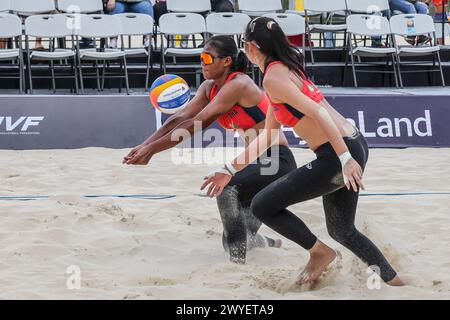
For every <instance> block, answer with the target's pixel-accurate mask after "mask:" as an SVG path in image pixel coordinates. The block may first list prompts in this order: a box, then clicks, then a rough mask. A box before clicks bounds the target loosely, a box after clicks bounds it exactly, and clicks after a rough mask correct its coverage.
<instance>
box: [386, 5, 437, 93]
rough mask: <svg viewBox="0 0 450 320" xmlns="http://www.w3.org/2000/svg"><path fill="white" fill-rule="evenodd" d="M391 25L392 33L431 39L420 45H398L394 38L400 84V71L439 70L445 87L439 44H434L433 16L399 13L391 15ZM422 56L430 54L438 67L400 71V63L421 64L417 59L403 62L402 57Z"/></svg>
mask: <svg viewBox="0 0 450 320" xmlns="http://www.w3.org/2000/svg"><path fill="white" fill-rule="evenodd" d="M390 25H391V31H392V34H393V35H399V36H403V37H407V36H413V37H415V36H420V35H423V36H426V37H429V39H431V41H429V42H428V45H427V44H425V45H421V46H409V45H408V46H398V44H397V41H395V37H393V39H394V44H395V47H396V50H397V61H398V63H397V67H398V72H399V76H400V77H399V78H400V86H401V87H403V80H402V72H403V73H406V72H408V73H411V72H412V73H416V72H440V74H441V80H442V86H444V87H445V80H444V73H443V70H442V63H441V55H440V50H441V48H440V46H439V45H437V44H436V39H437V38H436V30H435V27H434V21H433V18H432V17H430V16H429V15H426V14H401V15H396V16H393V17H392V18H391V20H390ZM424 56H431V57H433V66H435V65H436V59H437V62H438V68H437V69H431V70H428V69H427V70H411V71H402V70H401V66H402V65H414V64H422V65H423V63H420V62H417V61H410V60H409V61H407V62H404V61H402V60H401V58H403V57H408V58H413V57H424Z"/></svg>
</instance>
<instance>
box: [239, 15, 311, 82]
mask: <svg viewBox="0 0 450 320" xmlns="http://www.w3.org/2000/svg"><path fill="white" fill-rule="evenodd" d="M245 41H247V42H249V41H255V43H256V44H257V45H258V48H259V50H260V51H261V52H262V53H263V54H264V55H266V56H267V59H266V61H265V66H264V70H266V69H267V66H268V65H269V64H270V63H271V62H273V61H281V62H282V63H283V64H284V65H285V66H287V67H288V68H289V70H291V71H293V72H295V73H296V74H297V75H298V76H300V77H301V78H307V75H306V72H305V69H304V68H303V63H304V60H305V58H304V56H303V54H302V53H301V52H300V51H299V50H298V49H297V48H296V47H294V46H293V45H292V44H290V43H289V40H288V38H287V36H286V34H285V33H284V32H283V30H282V29H281V27H280V25H279V24H278V23H277V22H276V21H275V20H274V19H272V18H267V17H258V18H255V19H253V20H252V21H250V22H249V24H248V25H247V29H246V31H245Z"/></svg>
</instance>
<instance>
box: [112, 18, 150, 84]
mask: <svg viewBox="0 0 450 320" xmlns="http://www.w3.org/2000/svg"><path fill="white" fill-rule="evenodd" d="M116 17H117V18H119V19H120V23H121V26H122V31H121V40H122V41H121V42H122V50H124V51H125V55H126V56H127V57H146V58H147V66H146V72H145V86H144V88H145V90H148V86H149V78H150V69H153V67H152V52H153V50H152V43H151V41H149V42H148V43H149V44H148V46H147V47H144V46H141V47H139V48H132V47H131V36H144V37H149V39H150V38H151V36H152V35H153V24H154V21H153V18H152V17H151V16H149V15H147V14H143V13H121V14H118V15H116ZM124 37H128V48H126V47H125V41H124Z"/></svg>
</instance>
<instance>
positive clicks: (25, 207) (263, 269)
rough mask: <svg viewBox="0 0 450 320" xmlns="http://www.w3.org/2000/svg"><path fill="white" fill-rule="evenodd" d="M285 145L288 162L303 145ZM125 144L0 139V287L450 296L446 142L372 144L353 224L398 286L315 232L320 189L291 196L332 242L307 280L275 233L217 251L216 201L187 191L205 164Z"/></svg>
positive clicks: (248, 295)
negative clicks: (269, 242)
mask: <svg viewBox="0 0 450 320" xmlns="http://www.w3.org/2000/svg"><path fill="white" fill-rule="evenodd" d="M293 150H294V154H295V157H296V160H297V164H298V165H303V164H305V163H307V162H308V161H310V160H312V159H313V156H314V155H313V153H312V152H310V151H307V150H302V149H293ZM128 151H129V150H128V149H127V150H113V149H103V148H88V149H78V150H46V151H43V150H42V151H5V150H2V151H0V179H1V181H2V183H1V185H0V196H1V197H2V198H0V213H1V221H2V223H1V224H0V270H1V271H0V286H1V287H2V292H1V293H0V298H3V299H347V298H349V299H450V249H449V247H448V243H449V242H450V167H449V165H448V159H450V150H449V149H414V148H412V149H371V150H370V157H369V162H368V166H367V169H366V173H365V185H366V188H367V190H366V191H365V192H364V194H363V195H362V196H361V197H360V204H359V210H358V213H357V222H356V225H357V227H358V228H359V229H360V230H361V231H362V232H363V233H364V234H366V235H368V236H369V237H370V238H371V239H372V240H373V241H374V242H375V243H376V244H377V245H378V246H379V247H380V249H381V250H382V251H383V253H384V254H385V255H386V257H387V258H388V260H389V261H391V262H392V264H393V266H394V267H395V268H396V269H397V270H398V272H399V275H400V276H401V277H402V278H404V279H405V281H406V282H407V283H408V285H407V286H406V287H403V288H391V287H387V286H386V285H384V284H382V285H381V288H380V289H377V288H376V287H375V288H373V286H372V287H371V285H370V284H369V287H370V288H369V287H368V285H367V284H368V282H370V281H369V280H370V279H369V278H370V276H371V274H370V273H368V272H367V267H366V266H365V265H364V264H363V263H362V262H360V261H359V260H358V259H357V258H356V257H355V256H354V255H353V254H352V253H351V252H349V251H348V250H347V249H345V248H344V247H342V246H341V245H339V244H338V243H336V242H335V241H334V240H332V239H331V237H330V236H329V235H328V234H327V231H326V226H325V219H324V214H323V209H322V202H321V199H315V200H312V201H308V202H305V203H301V204H297V205H295V206H292V207H291V209H292V211H293V212H294V213H296V214H297V215H298V216H300V217H301V218H302V219H303V220H304V221H305V223H306V224H307V225H308V226H309V227H310V229H311V230H312V231H313V232H314V233H315V234H317V235H318V236H319V238H321V239H322V240H324V241H325V242H326V243H327V244H328V245H330V246H331V247H333V248H335V249H338V250H339V251H340V252H341V254H342V259H340V260H339V261H338V263H336V264H335V265H333V267H332V268H331V270H330V271H329V272H328V273H327V274H326V275H325V276H324V277H323V278H322V279H321V280H320V281H319V282H318V283H317V285H316V286H315V287H314V288H312V289H311V290H309V291H302V290H301V289H300V288H299V287H297V286H295V285H293V282H294V281H295V277H296V276H297V275H298V273H299V271H300V270H301V269H302V268H303V267H304V265H305V264H306V262H307V258H308V255H307V252H306V251H304V250H303V249H302V248H300V247H299V246H298V245H296V244H295V243H293V242H291V241H289V240H287V239H283V238H282V240H283V247H282V248H281V249H276V248H267V249H255V250H252V251H250V252H249V254H248V259H247V260H248V261H247V264H246V265H244V266H241V265H235V264H232V263H230V262H228V255H227V254H226V253H225V252H224V251H223V249H222V244H221V237H222V235H221V233H222V224H221V221H220V216H219V213H218V209H217V206H216V202H215V200H214V199H207V198H204V197H201V196H199V193H200V191H199V187H200V185H201V183H202V179H203V177H204V176H205V175H206V174H207V173H208V172H210V171H211V170H213V169H215V168H216V167H217V165H201V164H196V165H186V164H184V165H175V164H173V163H172V161H171V152H170V151H169V152H165V153H162V154H159V155H156V156H155V157H154V158H153V159H152V160H151V163H150V165H149V166H145V167H132V166H124V165H122V162H121V160H122V157H123V156H124V155H125V154H126V153H128ZM93 196H95V197H93ZM145 196H147V197H145ZM158 196H160V197H158ZM172 196H174V197H172ZM8 197H9V198H8ZM11 197H13V198H11ZM14 197H15V198H14ZM18 197H19V198H18ZM39 197H41V198H39ZM261 232H262V234H265V235H268V236H271V237H274V238H280V236H279V235H277V234H276V233H275V232H273V231H272V230H270V229H269V228H267V227H265V226H264V225H263V227H262V228H261Z"/></svg>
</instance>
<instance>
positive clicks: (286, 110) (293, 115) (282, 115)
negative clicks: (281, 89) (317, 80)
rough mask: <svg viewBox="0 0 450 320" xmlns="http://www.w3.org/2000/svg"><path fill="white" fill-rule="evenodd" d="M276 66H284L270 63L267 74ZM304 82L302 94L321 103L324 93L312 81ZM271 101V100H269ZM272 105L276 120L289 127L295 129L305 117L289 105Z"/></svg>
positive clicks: (275, 62) (303, 80)
mask: <svg viewBox="0 0 450 320" xmlns="http://www.w3.org/2000/svg"><path fill="white" fill-rule="evenodd" d="M276 64H283V63H282V62H281V61H274V62H272V63H270V64H269V65H268V66H267V68H266V70H265V73H267V71H268V70H269V68H270V67H272V66H273V65H276ZM301 81H302V84H303V85H302V93H303V94H304V95H305V96H307V97H308V98H310V99H311V100H313V101H314V102H317V103H319V102H321V101H322V100H323V99H325V97H324V96H323V94H322V92H320V90H319V89H318V88H317V87H316V86H315V85H314V83H312V82H311V81H310V80H308V79H306V78H303V77H302V78H301ZM269 99H270V98H269ZM271 103H272V108H273V112H274V114H275V118H276V119H277V120H278V122H280V123H281V124H283V125H285V126H289V127H294V126H295V125H296V124H297V123H298V122H299V121H300V119H302V118H303V117H304V116H305V115H304V114H303V113H301V112H300V111H298V110H297V109H296V108H294V107H293V106H291V105H289V104H287V103H273V102H272V101H271Z"/></svg>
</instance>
